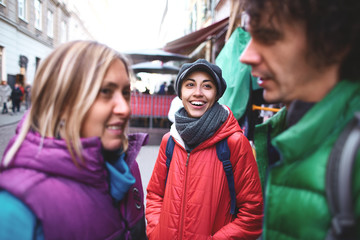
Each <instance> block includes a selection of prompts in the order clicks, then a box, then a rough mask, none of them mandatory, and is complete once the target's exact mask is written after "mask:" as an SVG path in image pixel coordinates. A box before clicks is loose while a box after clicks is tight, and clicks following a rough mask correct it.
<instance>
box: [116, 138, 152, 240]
mask: <svg viewBox="0 0 360 240" xmlns="http://www.w3.org/2000/svg"><path fill="white" fill-rule="evenodd" d="M128 137H129V150H128V151H127V157H126V163H127V164H128V166H129V168H130V171H131V173H132V175H133V176H134V178H135V179H136V182H135V184H133V185H132V186H131V187H130V189H129V191H128V193H127V195H126V196H125V198H124V199H123V200H122V201H121V202H120V212H121V215H122V216H123V218H124V219H125V225H126V229H127V230H126V234H125V236H126V237H125V239H127V240H130V239H131V240H143V239H147V237H146V226H145V209H144V191H143V187H142V182H141V177H140V170H139V166H138V163H137V162H136V157H137V155H138V154H139V151H140V148H141V147H142V146H143V145H146V144H147V142H148V134H145V133H134V134H130V135H129V136H128Z"/></svg>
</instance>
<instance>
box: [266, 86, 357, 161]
mask: <svg viewBox="0 0 360 240" xmlns="http://www.w3.org/2000/svg"><path fill="white" fill-rule="evenodd" d="M359 92H360V84H359V83H358V82H350V81H346V80H343V81H340V82H339V83H338V84H337V85H336V86H335V87H334V88H333V89H332V90H331V91H330V93H329V94H328V95H327V96H325V98H324V99H322V100H321V101H320V102H318V103H316V104H315V105H314V106H313V107H312V108H311V109H310V110H309V111H308V112H307V113H306V114H305V115H304V116H303V117H302V118H301V119H300V120H299V122H298V123H297V124H295V125H293V126H291V127H290V128H288V129H287V130H285V131H283V132H282V133H280V134H279V135H278V136H276V137H275V138H274V139H273V140H272V141H271V142H272V144H273V145H274V146H275V147H276V148H277V149H278V150H279V152H280V154H281V155H282V156H283V159H284V160H285V161H287V160H290V159H292V161H295V160H296V159H299V158H304V153H305V154H306V153H310V152H313V151H314V150H315V149H314V148H316V147H317V146H319V145H320V143H321V142H323V141H324V140H325V139H326V138H327V136H329V135H331V134H338V133H340V131H341V130H342V129H343V128H344V127H345V125H346V124H347V123H348V122H349V121H350V119H351V118H352V117H353V113H354V112H355V111H356V110H359V109H360V95H359V94H358V93H359ZM285 115H286V111H283V112H282V117H284V116H285ZM270 124H272V127H273V128H281V127H279V126H276V124H277V123H276V122H275V121H272V122H270ZM282 124H284V122H283V121H282Z"/></svg>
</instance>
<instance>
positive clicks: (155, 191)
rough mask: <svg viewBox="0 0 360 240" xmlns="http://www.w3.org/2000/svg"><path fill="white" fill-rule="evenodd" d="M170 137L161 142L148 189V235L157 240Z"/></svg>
mask: <svg viewBox="0 0 360 240" xmlns="http://www.w3.org/2000/svg"><path fill="white" fill-rule="evenodd" d="M169 136H170V134H169V133H168V134H166V135H164V137H163V139H162V141H161V144H160V149H159V154H158V157H157V159H156V162H155V166H154V170H153V173H152V175H151V178H150V181H149V184H148V187H147V189H146V190H147V195H146V210H145V217H146V220H147V226H146V234H147V236H148V238H149V239H155V238H154V237H155V236H157V234H156V229H157V228H156V226H158V223H159V218H160V212H161V208H162V204H163V199H164V193H165V179H166V174H167V168H166V155H165V150H166V144H167V140H168V138H169ZM152 236H154V237H152Z"/></svg>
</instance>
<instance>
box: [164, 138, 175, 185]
mask: <svg viewBox="0 0 360 240" xmlns="http://www.w3.org/2000/svg"><path fill="white" fill-rule="evenodd" d="M174 147H175V141H174V139H173V137H172V136H170V137H169V139H168V141H167V144H166V150H165V155H166V168H167V172H166V178H165V186H166V182H167V178H168V174H169V168H170V163H171V159H172V156H173V153H174Z"/></svg>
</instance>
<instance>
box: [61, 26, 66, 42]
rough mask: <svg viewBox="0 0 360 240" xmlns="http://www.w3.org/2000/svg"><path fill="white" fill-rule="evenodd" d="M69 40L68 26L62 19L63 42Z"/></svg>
mask: <svg viewBox="0 0 360 240" xmlns="http://www.w3.org/2000/svg"><path fill="white" fill-rule="evenodd" d="M66 41H67V26H66V23H65V21H61V40H60V42H61V43H64V42H66Z"/></svg>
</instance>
